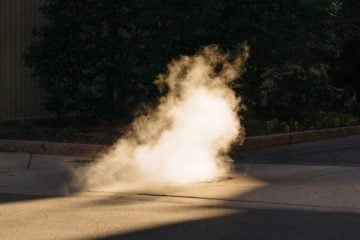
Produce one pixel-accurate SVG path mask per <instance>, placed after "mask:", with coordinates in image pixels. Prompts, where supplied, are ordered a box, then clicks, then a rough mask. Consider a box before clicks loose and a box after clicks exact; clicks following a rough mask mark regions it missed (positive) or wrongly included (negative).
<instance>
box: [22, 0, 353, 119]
mask: <svg viewBox="0 0 360 240" xmlns="http://www.w3.org/2000/svg"><path fill="white" fill-rule="evenodd" d="M352 1H353V0H343V1H340V0H319V1H307V0H283V1H270V0H269V1H263V0H261V1H260V0H255V1H245V0H243V1H238V0H228V1H225V0H220V1H219V0H194V1H188V2H184V1H180V0H175V1H165V0H154V1H143V0H124V1H117V0H102V1H99V0H72V1H63V0H46V1H45V4H44V6H43V7H42V8H41V12H42V13H43V15H44V16H45V18H46V19H47V22H46V24H45V25H44V26H42V27H41V28H38V29H36V30H35V31H34V36H35V41H34V42H33V43H32V44H31V46H30V48H29V49H28V51H27V53H26V54H25V59H26V63H27V65H28V66H30V67H32V68H33V76H34V77H36V78H37V79H39V83H40V86H41V87H43V88H44V89H45V91H46V92H47V96H46V100H47V106H48V109H49V111H50V112H54V113H57V114H58V115H64V114H69V113H75V114H79V115H85V116H88V117H92V118H93V117H101V118H104V117H105V118H106V117H107V118H112V117H114V116H116V115H119V114H128V113H129V112H130V111H131V109H134V108H135V107H137V106H139V105H141V104H142V103H149V102H151V101H152V100H154V99H156V96H157V94H158V92H157V90H156V89H155V87H154V85H153V84H152V82H153V80H154V78H155V77H156V75H157V74H158V73H161V72H163V71H164V69H165V66H166V64H167V63H168V62H169V61H170V60H171V59H172V58H173V57H176V56H178V55H180V54H191V53H193V52H195V51H196V50H197V49H198V48H199V47H201V46H204V45H207V44H214V43H215V44H219V45H220V46H221V47H222V48H224V49H226V50H229V51H230V52H231V51H233V50H235V49H237V48H238V46H239V43H241V42H243V41H244V40H247V41H248V43H249V45H250V47H251V57H250V59H249V63H248V66H247V72H246V74H245V75H244V79H243V81H242V84H241V85H238V86H237V87H238V92H239V94H241V95H243V96H244V97H245V99H246V100H247V103H248V105H249V106H250V107H253V108H254V109H257V110H258V112H259V113H263V112H266V113H268V114H269V113H271V114H273V115H276V114H283V115H284V117H296V116H297V115H298V114H300V115H299V116H303V115H304V114H305V113H299V110H302V109H303V108H304V106H306V107H308V106H311V108H314V109H318V110H319V109H322V108H323V107H326V109H328V108H329V107H330V105H331V104H330V105H329V100H330V99H333V97H334V95H336V94H337V93H335V92H336V91H335V89H332V88H331V87H330V84H329V83H327V82H325V81H323V80H319V79H318V78H317V77H315V76H314V75H312V74H309V72H308V71H303V72H300V73H296V74H295V75H290V74H288V73H287V72H286V71H285V73H283V74H280V75H279V71H272V69H281V71H283V70H284V69H286V66H288V65H289V64H290V65H299V66H301V67H302V69H309V68H310V67H311V66H314V65H316V64H319V63H324V62H326V59H327V57H328V56H330V55H334V54H338V52H339V51H341V42H339V41H338V39H337V36H336V34H335V33H334V32H333V31H331V26H333V25H334V22H336V20H337V14H338V13H339V11H340V10H342V9H341V7H342V3H343V2H352ZM346 6H348V7H351V4H350V5H349V4H348V5H346ZM268 79H272V81H274V84H275V85H276V87H277V89H265V88H264V83H266V81H268ZM303 91H305V92H303ZM306 91H308V92H306ZM264 94H265V95H266V98H267V100H266V101H267V103H266V104H265V105H262V103H264ZM292 94H294V95H292ZM309 101H310V102H309ZM322 101H325V102H322ZM330 102H333V100H331V101H330ZM324 105H326V106H324Z"/></svg>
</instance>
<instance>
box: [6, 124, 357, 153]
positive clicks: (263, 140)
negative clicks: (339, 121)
mask: <svg viewBox="0 0 360 240" xmlns="http://www.w3.org/2000/svg"><path fill="white" fill-rule="evenodd" d="M353 135H360V126H352V127H340V128H331V129H322V130H314V131H306V132H292V133H286V134H274V135H265V136H256V137H247V138H245V142H244V144H243V145H242V146H238V147H237V148H236V149H239V150H254V149H258V148H263V147H272V146H280V145H286V144H292V143H301V142H309V141H319V140H325V139H330V138H338V137H347V136H353ZM109 147H110V146H108V145H98V144H77V143H56V142H41V141H23V140H7V139H0V152H17V153H32V154H50V155H64V156H84V157H92V158H93V157H95V156H96V155H98V154H99V153H101V152H104V151H105V150H106V149H108V148H109Z"/></svg>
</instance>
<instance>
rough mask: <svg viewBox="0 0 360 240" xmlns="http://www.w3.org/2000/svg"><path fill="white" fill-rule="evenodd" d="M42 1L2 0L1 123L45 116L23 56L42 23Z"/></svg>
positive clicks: (0, 36) (0, 26)
mask: <svg viewBox="0 0 360 240" xmlns="http://www.w3.org/2000/svg"><path fill="white" fill-rule="evenodd" d="M43 2H44V1H43V0H0V120H2V119H13V118H27V117H35V116H41V115H45V114H46V113H45V111H44V108H43V104H42V103H41V96H40V91H39V89H38V87H37V83H36V81H34V79H32V78H30V70H29V69H27V68H25V67H24V61H23V59H22V55H23V53H24V50H25V49H26V47H27V46H29V43H30V37H31V34H30V32H31V30H32V29H33V28H34V27H35V26H39V25H40V24H41V23H42V21H43V19H42V17H41V13H40V12H39V11H38V7H39V6H40V5H41V4H42V3H43Z"/></svg>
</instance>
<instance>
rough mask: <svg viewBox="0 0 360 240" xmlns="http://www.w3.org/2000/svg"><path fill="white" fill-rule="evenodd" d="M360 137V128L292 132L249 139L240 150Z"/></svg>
mask: <svg viewBox="0 0 360 240" xmlns="http://www.w3.org/2000/svg"><path fill="white" fill-rule="evenodd" d="M354 135H360V126H351V127H339V128H329V129H321V130H313V131H305V132H291V133H284V134H273V135H265V136H256V137H248V138H246V139H245V142H244V144H243V145H242V146H240V147H239V148H238V149H243V150H254V149H258V148H263V147H273V146H280V145H286V144H293V143H302V142H311V141H320V140H325V139H330V138H340V137H348V136H354Z"/></svg>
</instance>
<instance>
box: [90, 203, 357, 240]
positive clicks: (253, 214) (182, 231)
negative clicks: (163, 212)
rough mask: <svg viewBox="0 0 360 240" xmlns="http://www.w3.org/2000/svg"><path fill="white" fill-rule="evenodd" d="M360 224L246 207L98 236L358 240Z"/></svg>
mask: <svg viewBox="0 0 360 240" xmlns="http://www.w3.org/2000/svg"><path fill="white" fill-rule="evenodd" d="M359 226H360V215H359V214H349V213H323V212H309V211H296V210H260V209H257V210H255V209H254V210H251V209H250V210H249V209H246V210H244V211H242V212H239V213H236V214H232V215H228V216H221V217H214V218H208V219H203V220H194V221H188V222H183V223H177V224H171V225H167V226H161V227H155V228H151V229H147V230H140V231H135V232H131V233H125V234H114V235H110V236H105V237H100V238H95V239H96V240H116V239H129V240H131V239H134V240H139V239H154V240H155V239H172V240H177V239H179V240H184V239H186V240H192V239H194V240H200V239H206V240H211V239H222V240H224V239H239V240H250V239H251V240H254V239H264V240H272V239H279V240H280V239H281V240H284V239H289V240H314V239H316V240H322V239H323V240H340V239H347V240H358V239H359V237H360V227H359Z"/></svg>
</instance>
